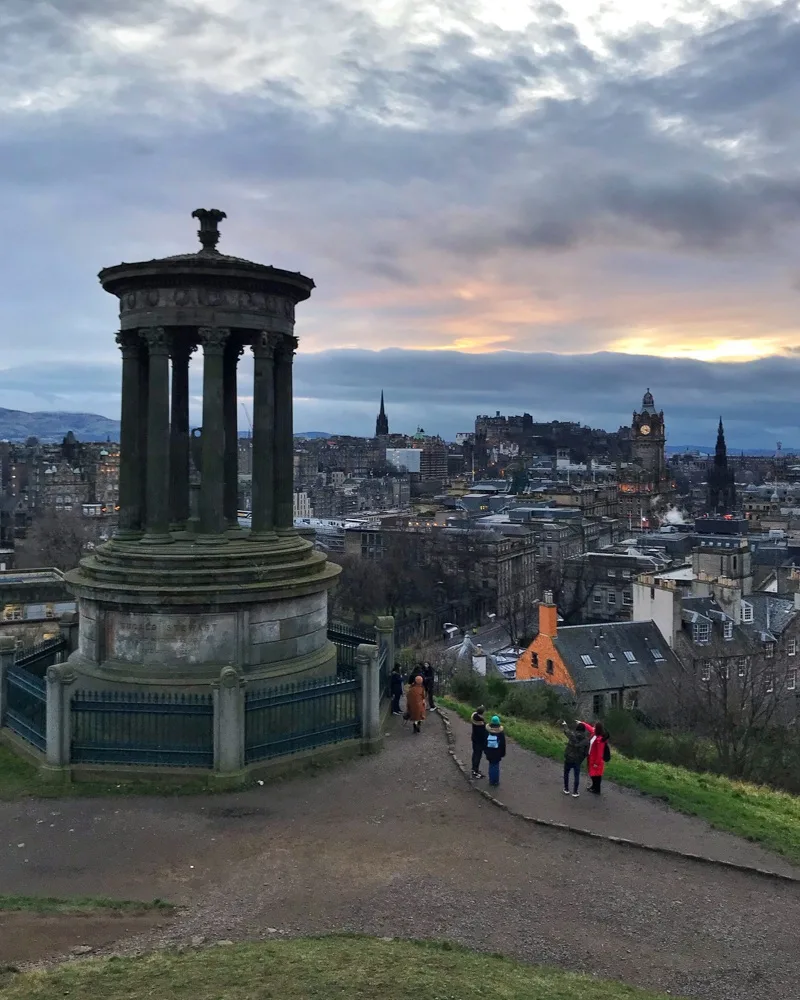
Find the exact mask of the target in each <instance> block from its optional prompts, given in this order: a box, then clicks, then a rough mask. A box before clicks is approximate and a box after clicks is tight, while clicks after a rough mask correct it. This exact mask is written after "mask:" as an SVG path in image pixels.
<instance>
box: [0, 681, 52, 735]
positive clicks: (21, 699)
mask: <svg viewBox="0 0 800 1000" xmlns="http://www.w3.org/2000/svg"><path fill="white" fill-rule="evenodd" d="M5 676H6V696H5V699H4V701H5V718H4V719H3V720H2V723H3V725H6V726H8V728H9V729H10V730H12V731H13V732H15V733H16V734H17V736H21V737H22V739H24V740H26V741H27V742H28V743H30V744H31V746H34V747H36V749H37V750H41V751H42V752H44V751H45V750H46V749H47V693H46V690H45V682H44V681H43V680H42V678H41V677H37V676H36V674H32V673H31V672H30V671H29V670H26V669H25V668H24V667H21V666H16V665H15V666H13V667H9V668H8V669H7V670H6V674H5Z"/></svg>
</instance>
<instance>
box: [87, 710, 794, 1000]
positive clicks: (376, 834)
mask: <svg viewBox="0 0 800 1000" xmlns="http://www.w3.org/2000/svg"><path fill="white" fill-rule="evenodd" d="M388 729H389V733H390V735H389V737H388V739H387V741H386V742H387V749H386V750H385V752H384V753H383V754H380V755H378V756H375V757H370V758H363V759H361V760H359V761H357V762H355V763H354V764H352V765H346V766H344V767H341V768H339V769H336V770H331V771H327V772H325V773H323V774H321V775H318V776H315V777H301V778H298V779H297V780H296V781H293V782H289V783H286V784H282V785H278V786H264V787H263V788H261V789H257V790H255V791H251V792H247V793H240V794H238V795H235V796H229V797H226V799H225V802H226V807H227V808H229V809H232V810H233V815H232V816H231V817H229V818H228V820H227V821H226V824H225V826H224V835H223V836H222V837H221V838H220V839H221V840H222V842H223V844H224V845H225V849H226V856H225V857H224V858H221V857H220V856H219V855H218V854H217V853H216V851H212V856H213V857H215V858H216V861H214V862H213V863H211V862H209V863H208V864H206V863H205V862H203V860H202V856H201V853H200V852H199V847H198V844H197V843H196V836H197V833H198V830H199V828H200V827H202V822H201V821H198V820H197V810H198V809H205V808H206V807H207V805H208V800H197V801H196V802H195V801H192V800H184V801H183V802H181V803H176V802H172V803H170V804H169V809H168V811H167V812H168V815H169V816H171V817H172V819H171V822H172V824H173V826H174V824H175V823H176V819H175V814H174V810H176V809H178V810H184V812H186V813H189V814H191V815H190V816H189V818H188V819H186V821H185V824H184V827H185V829H186V830H187V831H188V830H193V831H194V833H193V835H192V836H191V838H190V841H191V842H190V843H189V844H187V850H189V851H190V852H191V853H192V855H193V856H194V857H196V858H200V862H198V863H200V864H202V865H203V871H204V876H203V878H202V880H201V883H200V884H199V885H198V884H193V885H192V892H191V897H192V898H191V902H190V905H189V907H188V908H187V910H186V911H185V912H184V913H182V914H181V915H180V916H179V917H178V918H177V920H176V921H175V922H174V923H173V924H172V925H170V927H169V928H168V929H167V930H166V931H163V930H162V931H155V932H151V933H147V934H145V935H142V936H140V937H139V938H137V939H134V940H131V941H129V942H127V943H126V944H125V945H124V946H123V947H119V946H118V947H116V948H115V949H114V950H115V951H116V953H132V952H137V951H140V950H144V949H148V948H152V947H159V946H163V945H168V944H184V945H186V944H191V943H194V944H199V943H200V942H201V941H205V942H214V941H218V940H239V939H246V938H260V937H270V936H275V935H280V934H286V935H296V934H305V933H317V932H325V931H337V930H339V931H340V930H348V931H360V932H364V933H368V934H374V935H379V936H415V937H447V938H450V939H452V940H455V941H459V942H461V943H463V944H465V945H468V946H470V947H474V948H480V949H485V950H488V951H499V952H504V953H506V954H509V955H512V956H514V957H516V958H520V959H523V960H526V961H530V962H545V963H549V964H555V965H559V966H562V967H566V968H570V969H575V970H580V971H585V972H590V973H595V974H597V975H598V976H603V977H609V978H618V979H622V980H625V981H627V982H629V983H632V984H636V985H640V986H646V987H650V988H654V989H661V990H664V991H669V992H671V993H673V994H675V995H679V996H680V995H683V996H692V997H707V998H713V1000H745V998H747V1000H751V998H752V996H753V993H754V990H755V991H757V994H758V995H759V996H764V995H766V996H769V997H770V998H771V1000H796V998H797V996H798V993H800V975H799V973H798V962H797V957H796V950H797V935H796V928H797V927H798V926H800V891H799V890H798V887H797V886H796V885H790V884H781V883H777V882H774V881H770V880H767V879H764V878H760V877H758V876H754V875H747V874H741V873H737V872H726V871H724V870H717V869H714V868H710V867H707V866H703V865H699V864H697V863H693V862H689V861H675V860H673V859H666V858H661V857H658V856H655V855H643V854H642V853H640V852H636V851H631V850H629V849H626V848H622V847H618V846H613V845H609V844H604V843H596V842H589V841H586V840H585V839H583V838H579V837H575V836H573V835H570V834H567V833H562V832H557V831H548V830H543V829H541V828H535V827H532V826H531V825H530V824H526V823H525V822H524V821H522V820H517V819H514V818H513V817H511V816H508V815H506V814H505V813H503V812H501V811H500V810H498V809H497V808H496V807H494V806H492V805H491V804H490V803H487V802H486V801H485V800H483V799H482V798H481V797H479V796H477V795H475V794H474V793H473V792H472V791H471V790H470V788H469V787H468V786H467V784H466V783H465V782H464V780H463V778H462V777H461V775H460V774H459V773H458V771H457V770H456V768H455V767H454V766H453V764H452V761H451V760H450V759H449V757H448V755H447V752H446V747H445V739H444V733H443V730H442V727H441V724H440V723H439V720H438V719H430V720H429V722H428V723H426V726H425V731H424V732H423V734H422V735H421V736H419V737H414V736H412V735H411V734H410V732H409V731H408V730H407V729H404V728H403V727H402V726H401V725H400V724H399V722H398V721H397V720H394V719H392V720H390V722H389V726H388ZM201 801H202V802H203V804H202V805H200V802H201ZM215 802H216V803H217V804H218V803H219V800H215ZM84 805H85V803H84ZM217 807H218V805H217ZM136 808H139V807H137V806H136V804H134V803H131V809H133V810H135V809H136ZM258 810H261V812H260V813H259V812H258ZM248 811H250V812H249V813H248ZM154 815H156V814H155V813H153V811H152V809H151V819H152V817H153V816H154ZM237 815H238V817H239V818H238V819H237V818H236V817H237ZM218 822H220V821H218ZM198 824H199V826H198ZM214 829H217V831H218V833H219V828H218V827H217V826H215V827H214ZM211 846H212V847H216V845H211Z"/></svg>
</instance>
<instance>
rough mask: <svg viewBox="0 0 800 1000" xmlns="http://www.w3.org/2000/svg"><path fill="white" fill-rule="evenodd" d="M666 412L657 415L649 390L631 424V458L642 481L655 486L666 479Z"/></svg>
mask: <svg viewBox="0 0 800 1000" xmlns="http://www.w3.org/2000/svg"><path fill="white" fill-rule="evenodd" d="M666 439H667V438H666V433H665V430H664V412H663V410H662V411H661V412H660V413H656V407H655V402H654V400H653V394H652V393H651V392H650V390H649V389H648V390H647V391H646V392H645V394H644V396H643V397H642V408H641V410H640V411H639V412H638V413H637V412H636V410H634V412H633V422H632V423H631V457H632V459H633V463H634V465H635V466H638V468H639V470H641V475H642V479H649V480H650V481H651V482H652V483H653V484H654V485H655V484H656V483H660V482H661V480H663V479H664V478H665V477H666V459H665V455H664V445H665V444H666Z"/></svg>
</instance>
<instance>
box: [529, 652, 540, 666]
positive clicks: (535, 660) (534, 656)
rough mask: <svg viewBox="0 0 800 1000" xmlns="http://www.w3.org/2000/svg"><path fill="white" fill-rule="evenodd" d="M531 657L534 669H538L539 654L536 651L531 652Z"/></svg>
mask: <svg viewBox="0 0 800 1000" xmlns="http://www.w3.org/2000/svg"><path fill="white" fill-rule="evenodd" d="M531 659H532V660H533V665H534V667H536V669H537V670H538V669H539V654H538V653H531Z"/></svg>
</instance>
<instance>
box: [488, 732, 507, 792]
mask: <svg viewBox="0 0 800 1000" xmlns="http://www.w3.org/2000/svg"><path fill="white" fill-rule="evenodd" d="M483 752H484V754H485V755H486V759H487V760H488V761H489V784H490V785H499V784H500V761H501V760H502V759H503V757H505V755H506V734H505V731H504V730H503V726H502V724H501V723H500V716H499V715H493V716H492V721H491V722H490V723H489V725H488V726H487V727H486V746H485V747H484V751H483Z"/></svg>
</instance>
